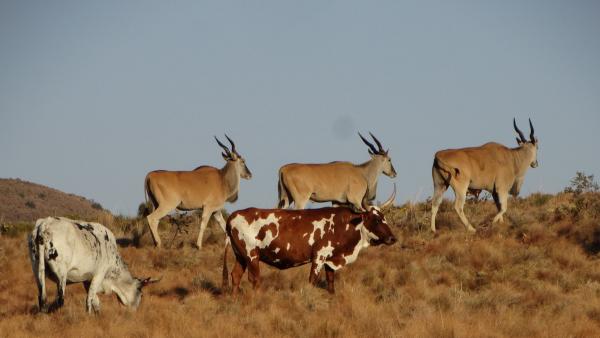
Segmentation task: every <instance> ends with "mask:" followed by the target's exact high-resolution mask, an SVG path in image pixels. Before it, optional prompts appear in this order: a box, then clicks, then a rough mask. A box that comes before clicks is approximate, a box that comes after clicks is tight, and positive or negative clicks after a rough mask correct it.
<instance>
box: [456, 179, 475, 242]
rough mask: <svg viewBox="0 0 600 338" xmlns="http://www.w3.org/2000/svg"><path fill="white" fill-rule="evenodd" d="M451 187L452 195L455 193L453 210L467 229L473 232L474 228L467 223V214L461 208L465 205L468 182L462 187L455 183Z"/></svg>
mask: <svg viewBox="0 0 600 338" xmlns="http://www.w3.org/2000/svg"><path fill="white" fill-rule="evenodd" d="M452 188H453V189H454V195H455V199H454V210H456V213H457V214H458V217H460V220H461V221H462V222H463V224H464V225H465V227H466V228H467V230H468V231H471V232H475V228H473V226H472V225H471V223H469V220H468V219H467V216H465V211H464V210H463V207H464V206H465V201H466V199H467V189H468V183H467V184H464V187H461V186H459V185H458V184H457V185H456V186H453V187H452Z"/></svg>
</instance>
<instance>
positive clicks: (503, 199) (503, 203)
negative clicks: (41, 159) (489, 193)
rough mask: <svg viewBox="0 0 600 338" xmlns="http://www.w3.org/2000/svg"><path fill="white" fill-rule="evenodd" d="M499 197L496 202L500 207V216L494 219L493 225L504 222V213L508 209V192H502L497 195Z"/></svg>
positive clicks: (497, 215)
mask: <svg viewBox="0 0 600 338" xmlns="http://www.w3.org/2000/svg"><path fill="white" fill-rule="evenodd" d="M496 195H497V197H496V198H494V200H496V199H497V200H498V201H497V202H496V206H498V209H499V210H498V214H496V216H495V217H494V220H493V221H492V223H496V222H504V213H505V212H506V207H507V204H508V192H506V191H502V192H497V193H496Z"/></svg>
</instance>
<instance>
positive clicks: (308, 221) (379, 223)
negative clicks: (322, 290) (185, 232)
mask: <svg viewBox="0 0 600 338" xmlns="http://www.w3.org/2000/svg"><path fill="white" fill-rule="evenodd" d="M395 195H396V189H395V186H394V192H393V193H392V196H391V197H390V198H389V199H388V200H387V201H386V202H385V203H383V204H382V205H381V206H379V207H377V206H371V205H364V206H363V207H364V208H365V209H366V211H363V212H359V213H357V212H355V211H354V210H353V209H351V208H347V207H340V208H322V209H307V210H281V209H270V210H269V209H256V208H249V209H244V210H238V211H236V212H234V213H232V214H231V216H229V218H228V219H227V228H226V229H227V236H228V237H229V239H230V241H231V247H232V248H233V251H234V253H235V257H236V262H235V267H234V268H233V271H232V272H231V278H232V281H233V290H232V291H233V294H237V293H238V292H239V285H240V281H241V278H242V275H243V274H244V271H245V270H246V269H248V270H249V271H248V278H249V280H250V281H251V282H252V284H253V287H254V289H257V288H258V287H259V285H260V270H259V262H264V263H266V264H268V265H270V266H273V267H276V268H278V269H288V268H291V267H296V266H300V265H304V264H308V263H311V264H312V266H311V269H310V275H309V282H310V283H311V284H313V285H314V284H316V283H317V282H318V276H319V272H320V271H321V269H322V268H325V271H326V275H327V290H328V291H329V292H330V293H334V286H333V282H334V273H335V271H336V270H338V269H340V268H342V267H344V266H346V265H348V264H350V263H352V262H354V261H355V260H356V258H357V257H358V254H359V252H360V250H361V249H363V248H366V247H368V246H369V245H380V244H386V245H392V244H394V243H395V242H396V237H395V236H394V234H393V233H392V231H391V230H390V228H389V226H388V224H387V222H386V220H385V216H384V214H383V213H382V210H383V209H384V208H386V207H388V206H390V205H392V203H393V201H394V198H395ZM227 248H228V246H226V247H225V253H224V255H223V287H227V286H228V284H229V283H228V281H229V279H228V272H227Z"/></svg>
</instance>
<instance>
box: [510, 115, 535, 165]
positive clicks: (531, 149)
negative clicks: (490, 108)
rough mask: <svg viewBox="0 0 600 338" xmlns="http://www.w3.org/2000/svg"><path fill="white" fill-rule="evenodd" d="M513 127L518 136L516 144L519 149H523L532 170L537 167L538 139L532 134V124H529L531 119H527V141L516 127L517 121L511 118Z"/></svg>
mask: <svg viewBox="0 0 600 338" xmlns="http://www.w3.org/2000/svg"><path fill="white" fill-rule="evenodd" d="M513 127H514V128H515V131H516V132H517V134H519V136H518V137H517V144H518V145H519V147H520V148H522V149H525V150H526V151H527V154H528V155H529V158H530V159H531V161H530V163H529V166H530V167H532V168H536V167H537V166H538V161H537V151H538V139H537V137H535V135H534V134H533V132H534V130H533V124H532V123H531V119H529V130H530V132H529V140H527V139H526V138H525V135H524V134H523V132H522V131H521V130H519V127H517V121H516V120H515V119H514V118H513Z"/></svg>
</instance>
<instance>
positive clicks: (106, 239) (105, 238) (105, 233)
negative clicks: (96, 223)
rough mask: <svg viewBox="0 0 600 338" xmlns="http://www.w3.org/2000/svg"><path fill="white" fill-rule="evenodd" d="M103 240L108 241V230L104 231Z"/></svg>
mask: <svg viewBox="0 0 600 338" xmlns="http://www.w3.org/2000/svg"><path fill="white" fill-rule="evenodd" d="M104 240H105V241H107V242H108V231H106V230H105V231H104Z"/></svg>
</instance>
